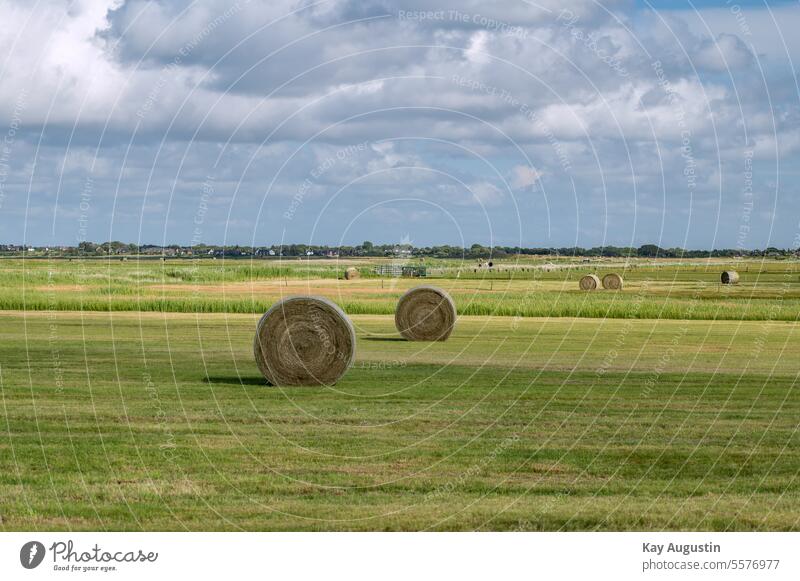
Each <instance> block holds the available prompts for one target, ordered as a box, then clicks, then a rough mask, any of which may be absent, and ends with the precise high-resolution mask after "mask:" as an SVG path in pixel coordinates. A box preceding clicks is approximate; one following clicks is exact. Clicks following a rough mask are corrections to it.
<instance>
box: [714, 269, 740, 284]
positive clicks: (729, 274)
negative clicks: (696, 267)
mask: <svg viewBox="0 0 800 581" xmlns="http://www.w3.org/2000/svg"><path fill="white" fill-rule="evenodd" d="M719 280H720V282H721V283H722V284H739V273H738V272H736V271H735V270H723V271H722V274H721V275H720V277H719Z"/></svg>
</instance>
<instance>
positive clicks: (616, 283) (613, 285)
mask: <svg viewBox="0 0 800 581" xmlns="http://www.w3.org/2000/svg"><path fill="white" fill-rule="evenodd" d="M603 288H607V289H609V290H622V277H621V276H620V275H618V274H617V273H616V272H610V273H608V274H607V275H605V276H604V277H603Z"/></svg>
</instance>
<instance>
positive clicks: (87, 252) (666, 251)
mask: <svg viewBox="0 0 800 581" xmlns="http://www.w3.org/2000/svg"><path fill="white" fill-rule="evenodd" d="M0 254H5V255H29V256H30V255H33V256H36V255H42V254H45V255H49V256H125V255H150V256H167V257H190V256H191V257H197V256H214V257H217V256H220V257H264V258H269V257H281V256H283V257H303V256H306V257H312V256H316V257H337V256H338V257H353V256H372V257H391V258H412V257H415V258H427V257H430V258H454V259H462V258H469V259H489V258H510V257H514V256H552V257H557V256H560V257H569V256H589V257H591V256H597V257H610V258H625V257H642V258H716V257H721V258H733V257H759V256H773V257H786V256H796V255H797V254H798V249H788V248H775V247H769V248H766V249H763V250H742V249H732V248H725V249H717V250H686V249H684V248H661V247H660V246H657V245H655V244H645V245H643V246H639V247H638V248H635V247H632V246H595V247H593V248H581V247H563V248H554V247H549V248H545V247H542V248H537V247H534V248H523V247H519V246H494V247H488V246H483V245H481V244H473V245H472V246H470V247H469V248H462V247H460V246H449V245H442V246H421V247H420V246H412V245H411V244H373V243H372V242H369V241H365V242H363V243H361V244H359V245H356V246H320V245H313V244H283V245H272V246H242V245H226V246H219V245H209V244H198V245H195V246H181V245H179V244H170V245H167V246H160V245H155V244H145V245H137V244H128V243H125V242H118V241H112V242H103V243H102V244H96V243H94V242H81V243H80V244H78V246H52V247H48V246H36V247H31V246H21V245H14V244H6V245H0Z"/></svg>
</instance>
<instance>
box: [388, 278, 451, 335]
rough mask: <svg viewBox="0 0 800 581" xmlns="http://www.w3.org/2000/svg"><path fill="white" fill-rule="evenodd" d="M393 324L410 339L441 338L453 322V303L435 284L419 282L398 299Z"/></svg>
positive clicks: (446, 333) (448, 330)
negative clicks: (419, 283) (421, 284)
mask: <svg viewBox="0 0 800 581" xmlns="http://www.w3.org/2000/svg"><path fill="white" fill-rule="evenodd" d="M394 324H395V326H396V327H397V330H398V331H400V334H401V335H402V336H403V337H405V338H406V339H407V340H409V341H444V340H446V339H447V338H448V337H449V336H450V333H452V332H453V327H454V326H455V324H456V305H455V303H454V302H453V299H451V298H450V295H449V294H447V293H446V292H445V291H443V290H442V289H440V288H437V287H435V286H418V287H416V288H412V289H411V290H409V291H408V292H407V293H405V294H404V295H403V296H402V297H400V300H399V301H398V302H397V310H395V312H394Z"/></svg>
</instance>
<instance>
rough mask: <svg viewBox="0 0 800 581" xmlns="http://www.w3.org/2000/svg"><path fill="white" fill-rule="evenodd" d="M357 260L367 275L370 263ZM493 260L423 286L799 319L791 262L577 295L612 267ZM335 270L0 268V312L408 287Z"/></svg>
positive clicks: (685, 272)
mask: <svg viewBox="0 0 800 581" xmlns="http://www.w3.org/2000/svg"><path fill="white" fill-rule="evenodd" d="M362 262H363V264H361V263H359V264H360V265H361V268H362V271H364V272H365V274H368V273H369V270H370V268H371V266H370V265H371V264H373V263H374V262H376V261H366V260H362ZM428 262H430V263H431V264H437V263H443V264H449V263H451V262H452V261H430V260H429V261H428ZM511 262H513V261H511ZM533 263H534V262H531V263H530V264H533ZM502 264H503V263H501V268H500V270H498V271H497V272H481V273H480V274H478V275H475V276H474V277H469V276H467V275H468V274H469V273H466V272H465V273H460V272H459V271H457V270H454V271H453V272H450V271H447V272H449V275H448V276H455V274H458V276H459V277H460V278H446V277H445V278H433V279H430V282H432V283H433V284H437V285H439V286H442V287H443V288H445V289H447V290H448V291H449V292H450V293H451V295H452V296H453V297H454V299H455V300H456V303H457V306H458V310H459V314H461V315H493V316H508V317H588V318H595V317H596V318H654V319H697V320H715V319H721V320H750V321H757V320H782V321H794V320H797V316H798V313H800V275H798V273H797V269H798V264H797V263H795V262H789V261H764V262H757V261H749V262H747V263H746V264H745V265H744V266H743V265H736V267H737V268H739V270H740V272H741V273H742V283H741V284H740V285H737V286H735V287H724V286H721V285H719V284H718V280H717V276H718V270H719V268H721V267H722V266H723V264H722V263H720V264H716V263H715V264H713V265H708V264H705V265H703V264H683V265H682V264H677V265H676V264H669V263H667V264H665V265H664V266H663V267H653V266H647V265H645V266H636V267H635V268H630V269H628V270H622V272H623V274H624V277H625V280H626V285H627V289H626V290H625V291H623V292H604V291H599V292H594V293H584V292H580V291H577V290H576V285H577V279H578V278H579V277H580V276H582V275H583V274H585V272H588V271H598V272H600V271H602V270H603V269H615V268H617V267H615V266H614V265H609V264H591V265H585V268H584V265H580V266H581V268H578V269H570V270H561V271H554V272H544V271H534V270H532V269H527V270H523V271H520V270H519V269H516V270H510V269H506V270H502ZM523 264H525V263H524V262H523ZM342 268H343V265H342V264H339V263H337V262H335V261H327V262H326V261H319V260H318V261H284V262H281V263H278V262H272V261H270V262H265V261H261V262H259V261H235V260H234V261H231V260H226V261H210V260H200V261H177V260H173V261H167V262H159V261H133V260H132V261H127V262H119V261H114V262H109V261H107V260H82V261H75V262H68V261H64V260H3V261H0V276H2V277H3V281H4V284H3V287H2V289H0V309H3V310H25V311H31V310H82V311H145V312H184V313H253V314H256V313H263V312H264V311H265V310H266V309H268V308H269V307H270V306H271V305H272V304H273V303H274V302H275V301H276V300H278V299H279V298H280V297H282V296H285V295H286V294H322V295H325V296H328V297H330V298H332V299H333V300H335V301H336V302H338V303H339V304H340V306H342V307H343V308H344V310H345V311H346V312H348V313H349V314H351V315H357V314H391V313H393V312H394V308H395V306H396V301H397V299H398V297H399V296H400V295H401V294H402V293H403V292H404V291H405V290H407V289H408V288H410V287H411V286H414V285H416V284H419V282H420V281H419V280H418V279H417V280H413V279H402V280H385V279H384V280H380V279H375V278H365V279H361V280H360V281H358V282H357V283H352V282H345V281H340V280H337V277H338V276H339V275H340V274H341V272H340V271H341V270H342ZM454 273H455V274H454Z"/></svg>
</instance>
